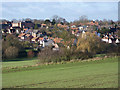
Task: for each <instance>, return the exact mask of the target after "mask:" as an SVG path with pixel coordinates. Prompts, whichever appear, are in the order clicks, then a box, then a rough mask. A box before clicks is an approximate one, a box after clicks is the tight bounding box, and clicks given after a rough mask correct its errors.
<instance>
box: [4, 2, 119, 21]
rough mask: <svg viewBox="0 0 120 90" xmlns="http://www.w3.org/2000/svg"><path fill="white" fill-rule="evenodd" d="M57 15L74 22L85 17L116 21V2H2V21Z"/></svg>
mask: <svg viewBox="0 0 120 90" xmlns="http://www.w3.org/2000/svg"><path fill="white" fill-rule="evenodd" d="M54 15H58V16H60V17H63V18H65V19H66V20H67V21H74V20H77V19H79V17H80V16H82V15H86V16H87V17H88V19H90V20H96V19H98V20H103V19H107V20H114V21H116V20H118V3H117V2H3V3H2V19H7V20H12V19H22V18H32V19H51V18H52V16H54Z"/></svg>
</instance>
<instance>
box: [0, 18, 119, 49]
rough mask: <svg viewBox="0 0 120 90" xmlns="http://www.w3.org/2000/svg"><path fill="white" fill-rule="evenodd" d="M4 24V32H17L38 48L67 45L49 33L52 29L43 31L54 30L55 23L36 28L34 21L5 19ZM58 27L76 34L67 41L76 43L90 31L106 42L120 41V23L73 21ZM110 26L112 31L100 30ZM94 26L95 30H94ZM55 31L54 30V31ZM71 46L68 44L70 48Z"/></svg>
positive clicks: (23, 39)
mask: <svg viewBox="0 0 120 90" xmlns="http://www.w3.org/2000/svg"><path fill="white" fill-rule="evenodd" d="M1 25H2V34H3V35H7V34H17V37H18V38H19V41H21V42H25V41H28V42H30V43H37V46H36V48H34V49H36V50H37V49H38V48H39V47H42V48H44V47H46V46H50V45H51V46H53V47H54V48H53V50H59V45H58V44H59V43H62V44H63V45H65V41H64V39H63V38H60V37H58V36H56V37H52V35H48V33H51V32H50V31H48V32H47V31H45V32H42V31H41V30H42V29H46V30H47V29H49V30H51V31H52V29H53V25H52V24H51V23H49V24H45V23H42V24H37V29H35V24H34V23H33V22H32V21H24V22H21V21H20V22H15V23H14V22H10V21H4V22H2V23H1ZM55 25H56V27H57V29H59V30H60V29H64V30H65V31H68V32H70V34H71V35H74V36H75V38H73V39H72V41H70V40H69V41H67V43H69V42H72V44H74V45H75V44H76V42H77V39H76V37H78V36H79V35H81V34H85V33H86V32H88V31H90V32H92V33H95V34H96V35H97V36H98V37H100V36H101V34H102V38H101V40H102V41H104V42H106V43H115V44H118V43H120V41H119V39H120V37H118V35H117V31H118V29H119V27H120V26H119V25H118V26H117V27H115V25H100V24H99V23H98V22H97V21H93V20H92V21H89V22H87V23H85V24H83V23H80V24H78V25H76V24H75V23H71V24H69V25H66V24H63V23H62V24H61V23H58V24H55ZM103 27H104V28H108V29H109V30H110V31H109V32H107V33H100V32H98V30H101V31H102V28H103ZM93 28H94V30H93ZM40 29H41V30H40ZM53 33H54V32H53ZM69 47H70V46H67V48H69Z"/></svg>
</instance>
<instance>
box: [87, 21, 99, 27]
mask: <svg viewBox="0 0 120 90" xmlns="http://www.w3.org/2000/svg"><path fill="white" fill-rule="evenodd" d="M87 24H88V25H90V26H93V25H96V26H98V25H99V24H98V22H96V21H94V20H92V21H91V22H89V23H87Z"/></svg>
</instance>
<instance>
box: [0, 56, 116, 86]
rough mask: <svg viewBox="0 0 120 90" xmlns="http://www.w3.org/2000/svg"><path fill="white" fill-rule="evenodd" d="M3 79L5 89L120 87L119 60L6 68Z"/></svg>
mask: <svg viewBox="0 0 120 90" xmlns="http://www.w3.org/2000/svg"><path fill="white" fill-rule="evenodd" d="M21 62H22V61H21ZM8 63H9V62H8ZM6 64H7V63H6ZM8 71H9V72H8ZM2 80H3V83H2V85H3V88H117V87H118V58H117V57H113V58H106V59H103V60H96V61H85V62H73V63H72V62H71V63H66V64H54V65H42V66H37V67H29V68H20V69H13V70H11V69H10V70H8V69H6V70H3V76H2Z"/></svg>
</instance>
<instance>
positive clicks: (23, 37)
mask: <svg viewBox="0 0 120 90" xmlns="http://www.w3.org/2000/svg"><path fill="white" fill-rule="evenodd" d="M25 35H26V34H25V33H21V34H19V35H18V37H19V38H20V39H21V40H24V39H25Z"/></svg>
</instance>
